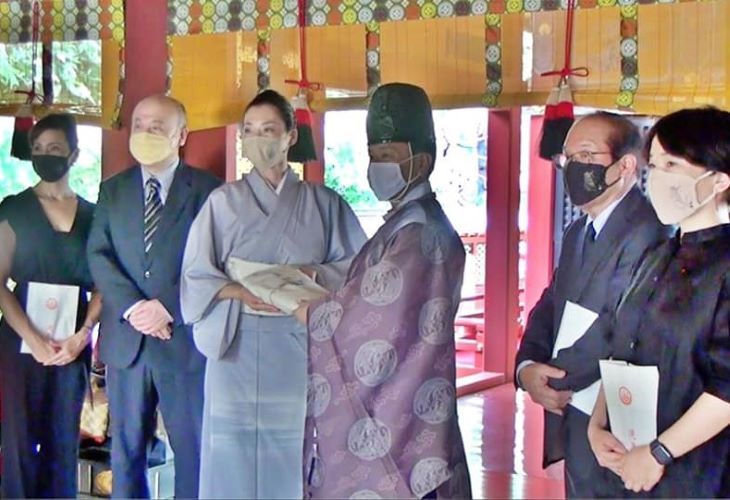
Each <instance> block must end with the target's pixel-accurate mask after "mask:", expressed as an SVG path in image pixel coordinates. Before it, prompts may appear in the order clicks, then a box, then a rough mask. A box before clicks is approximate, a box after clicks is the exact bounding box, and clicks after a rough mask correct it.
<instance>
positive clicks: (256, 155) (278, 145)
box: [243, 135, 287, 173]
mask: <svg viewBox="0 0 730 500" xmlns="http://www.w3.org/2000/svg"><path fill="white" fill-rule="evenodd" d="M286 137H287V136H284V137H264V136H259V135H256V136H251V137H244V138H243V155H244V156H245V157H246V158H248V159H249V161H250V162H251V163H253V166H254V167H256V169H257V170H258V171H259V172H262V173H263V172H264V171H266V170H269V169H271V168H275V167H278V166H281V165H284V166H286V161H285V160H286V145H285V143H284V138H286Z"/></svg>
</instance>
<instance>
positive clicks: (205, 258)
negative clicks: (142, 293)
mask: <svg viewBox="0 0 730 500" xmlns="http://www.w3.org/2000/svg"><path fill="white" fill-rule="evenodd" d="M214 195H215V193H214V194H213V195H211V196H210V197H209V198H208V200H207V201H206V202H205V204H204V205H203V207H202V209H201V210H200V212H199V213H198V216H197V217H196V218H195V221H194V222H193V225H192V227H191V228H190V233H189V235H188V241H187V244H186V245H185V254H184V257H183V264H182V273H181V286H180V307H181V310H182V316H183V319H184V320H185V323H187V324H191V325H192V326H193V339H194V341H195V345H196V347H197V348H198V350H199V351H200V352H201V353H202V354H203V355H205V356H206V357H207V358H211V359H220V358H222V357H223V355H224V354H225V353H226V350H227V349H228V347H229V346H230V345H231V342H233V338H234V337H235V335H236V330H237V328H238V317H239V314H240V312H241V302H240V301H238V300H230V299H229V300H218V299H217V295H218V292H219V291H220V290H221V288H223V287H224V286H225V285H227V284H228V283H230V281H231V280H230V279H229V278H228V276H227V275H226V273H225V271H224V263H225V258H226V256H227V255H228V254H229V253H230V248H227V247H230V246H231V242H230V241H226V239H225V238H224V236H223V235H225V234H226V231H225V229H226V228H225V226H226V225H227V222H230V221H227V220H226V219H227V218H230V217H226V214H225V213H221V214H219V215H216V211H215V205H216V199H217V197H216V196H214Z"/></svg>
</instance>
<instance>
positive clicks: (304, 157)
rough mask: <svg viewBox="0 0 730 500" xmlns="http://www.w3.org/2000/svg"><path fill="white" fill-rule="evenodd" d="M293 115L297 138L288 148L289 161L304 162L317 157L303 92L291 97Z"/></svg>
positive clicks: (310, 117)
mask: <svg viewBox="0 0 730 500" xmlns="http://www.w3.org/2000/svg"><path fill="white" fill-rule="evenodd" d="M292 106H293V107H294V115H295V117H296V120H297V132H298V134H299V139H298V140H297V142H296V144H294V146H292V147H291V148H290V149H289V158H288V159H289V161H291V162H295V163H306V162H309V161H315V160H316V159H317V148H316V147H315V145H314V134H313V133H312V112H311V111H310V110H309V105H308V104H307V96H306V94H305V93H299V94H297V95H296V96H295V97H294V98H293V99H292Z"/></svg>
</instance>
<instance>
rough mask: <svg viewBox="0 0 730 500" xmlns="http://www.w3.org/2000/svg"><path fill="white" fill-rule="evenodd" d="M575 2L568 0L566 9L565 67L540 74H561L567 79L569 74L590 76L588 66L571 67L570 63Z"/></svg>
mask: <svg viewBox="0 0 730 500" xmlns="http://www.w3.org/2000/svg"><path fill="white" fill-rule="evenodd" d="M575 2H576V0H568V6H567V9H566V22H565V53H564V58H565V59H564V60H563V69H561V70H554V71H547V72H545V73H540V76H554V75H560V78H561V79H567V78H568V77H569V76H588V74H589V71H588V68H586V67H585V66H581V67H579V68H571V67H570V63H571V62H572V58H573V17H574V15H575Z"/></svg>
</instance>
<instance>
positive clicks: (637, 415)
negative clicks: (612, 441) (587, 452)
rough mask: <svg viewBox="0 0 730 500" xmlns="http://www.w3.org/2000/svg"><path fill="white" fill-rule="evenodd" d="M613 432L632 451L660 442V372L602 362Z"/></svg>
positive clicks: (642, 367)
mask: <svg viewBox="0 0 730 500" xmlns="http://www.w3.org/2000/svg"><path fill="white" fill-rule="evenodd" d="M599 365H600V369H601V381H602V382H603V391H604V392H605V394H606V406H607V407H608V418H609V422H610V423H611V433H613V435H614V436H616V438H617V439H618V440H619V441H621V443H622V444H623V445H624V446H625V447H626V449H628V450H630V449H632V448H634V447H635V446H643V445H646V444H649V443H651V442H652V441H653V440H654V439H656V435H657V430H656V418H657V403H658V400H659V369H658V368H657V367H656V366H636V365H631V364H629V363H627V362H625V361H613V360H601V361H600V362H599Z"/></svg>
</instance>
